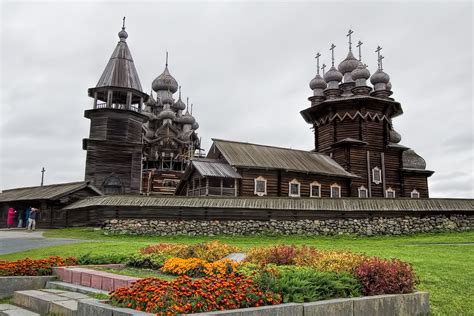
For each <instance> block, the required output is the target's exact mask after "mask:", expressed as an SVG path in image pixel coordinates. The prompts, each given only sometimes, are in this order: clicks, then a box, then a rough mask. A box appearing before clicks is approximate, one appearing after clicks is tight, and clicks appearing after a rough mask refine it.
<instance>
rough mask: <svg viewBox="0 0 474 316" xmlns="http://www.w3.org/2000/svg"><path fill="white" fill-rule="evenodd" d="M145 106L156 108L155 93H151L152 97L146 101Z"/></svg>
mask: <svg viewBox="0 0 474 316" xmlns="http://www.w3.org/2000/svg"><path fill="white" fill-rule="evenodd" d="M145 105H147V106H155V105H156V100H155V98H154V97H153V91H150V97H149V98H148V100H147V101H146V103H145Z"/></svg>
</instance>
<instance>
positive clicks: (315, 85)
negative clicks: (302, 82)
mask: <svg viewBox="0 0 474 316" xmlns="http://www.w3.org/2000/svg"><path fill="white" fill-rule="evenodd" d="M327 86H328V85H327V83H326V81H324V79H323V77H321V76H320V75H319V74H317V75H316V77H314V78H313V79H312V80H311V81H310V82H309V88H310V89H311V90H315V89H322V90H324V89H326V87H327Z"/></svg>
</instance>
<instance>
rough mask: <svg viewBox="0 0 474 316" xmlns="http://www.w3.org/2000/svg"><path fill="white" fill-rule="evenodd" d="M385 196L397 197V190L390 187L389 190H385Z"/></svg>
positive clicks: (389, 197)
mask: <svg viewBox="0 0 474 316" xmlns="http://www.w3.org/2000/svg"><path fill="white" fill-rule="evenodd" d="M385 197H386V198H388V199H393V198H395V190H394V189H392V188H391V187H389V188H388V189H387V190H385Z"/></svg>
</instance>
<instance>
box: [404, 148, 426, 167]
mask: <svg viewBox="0 0 474 316" xmlns="http://www.w3.org/2000/svg"><path fill="white" fill-rule="evenodd" d="M402 162H403V168H408V169H425V168H426V161H425V160H424V159H423V158H422V157H421V156H420V155H418V154H417V153H416V152H415V151H414V150H413V149H409V150H406V151H404V152H403V153H402Z"/></svg>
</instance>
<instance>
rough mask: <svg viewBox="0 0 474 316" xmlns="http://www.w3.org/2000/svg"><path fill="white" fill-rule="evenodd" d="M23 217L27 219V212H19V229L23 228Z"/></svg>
mask: <svg viewBox="0 0 474 316" xmlns="http://www.w3.org/2000/svg"><path fill="white" fill-rule="evenodd" d="M23 217H25V210H21V211H18V225H17V227H18V228H22V227H23Z"/></svg>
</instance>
